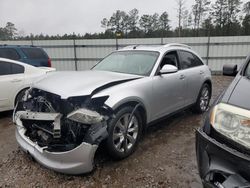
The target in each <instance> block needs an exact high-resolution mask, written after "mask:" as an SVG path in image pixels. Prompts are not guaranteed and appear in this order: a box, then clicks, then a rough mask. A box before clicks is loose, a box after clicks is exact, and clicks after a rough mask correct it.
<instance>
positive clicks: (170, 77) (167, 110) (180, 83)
mask: <svg viewBox="0 0 250 188" xmlns="http://www.w3.org/2000/svg"><path fill="white" fill-rule="evenodd" d="M178 59H179V58H178V55H177V52H176V51H171V52H168V53H167V54H166V55H165V56H164V57H163V59H162V62H161V64H160V66H159V68H158V71H159V70H160V69H161V68H162V67H163V66H164V64H171V65H175V66H177V68H178V67H179V62H178V61H179V60H178ZM185 87H186V80H185V79H183V78H182V74H181V73H180V72H179V71H177V72H175V73H170V74H162V75H159V74H157V73H156V75H155V76H154V78H153V92H152V93H153V98H154V101H153V104H152V110H153V114H154V118H153V119H158V118H160V117H163V116H166V115H168V114H171V113H173V112H175V111H177V110H178V109H180V108H182V107H183V106H184V97H185V93H184V91H185Z"/></svg>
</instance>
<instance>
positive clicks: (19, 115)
mask: <svg viewBox="0 0 250 188" xmlns="http://www.w3.org/2000/svg"><path fill="white" fill-rule="evenodd" d="M13 117H14V123H15V124H16V126H17V128H16V140H17V142H18V144H19V145H20V146H21V148H22V149H23V150H24V151H25V152H27V153H29V154H30V155H31V156H32V157H33V158H34V159H35V160H36V161H38V162H39V163H40V164H42V165H43V166H45V167H47V168H50V169H53V170H55V171H57V172H61V173H65V174H82V173H87V172H90V171H92V170H93V167H94V155H95V152H96V150H97V148H98V144H91V143H87V142H82V143H81V144H80V145H78V146H76V147H74V148H73V149H70V150H65V151H51V150H48V147H46V146H44V147H41V146H39V145H38V143H36V142H34V141H32V140H31V139H30V138H29V137H28V136H27V135H26V128H25V126H23V123H22V120H23V119H26V120H27V119H28V120H39V121H43V120H53V121H54V122H53V125H54V133H55V134H54V137H57V136H58V135H60V131H58V129H57V128H58V127H59V126H60V125H59V124H60V120H59V119H60V118H59V117H60V114H59V113H54V114H53V113H51V114H50V115H49V113H42V112H29V111H19V112H16V113H15V114H14V116H13ZM104 128H105V131H106V127H104ZM100 130H101V132H100ZM103 130H104V129H99V130H98V131H97V133H96V134H97V135H100V134H102V135H103V134H104V133H103ZM105 134H107V133H105Z"/></svg>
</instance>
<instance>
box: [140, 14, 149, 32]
mask: <svg viewBox="0 0 250 188" xmlns="http://www.w3.org/2000/svg"><path fill="white" fill-rule="evenodd" d="M139 24H140V27H141V28H142V30H143V31H144V33H148V32H149V31H150V30H151V29H152V25H151V16H150V15H148V14H144V15H142V16H141V18H140V20H139Z"/></svg>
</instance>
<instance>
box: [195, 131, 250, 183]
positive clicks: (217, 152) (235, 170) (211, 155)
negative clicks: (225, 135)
mask: <svg viewBox="0 0 250 188" xmlns="http://www.w3.org/2000/svg"><path fill="white" fill-rule="evenodd" d="M196 155H197V163H198V170H199V173H200V176H201V179H202V182H203V185H204V187H219V188H231V187H250V183H249V179H250V174H249V172H250V156H248V155H246V154H243V153H241V152H239V151H236V150H234V149H232V148H230V147H228V146H227V145H225V144H222V143H220V142H218V141H217V140H215V139H213V138H211V137H210V136H208V135H207V134H206V133H205V132H204V131H203V130H202V128H200V129H198V130H197V131H196Z"/></svg>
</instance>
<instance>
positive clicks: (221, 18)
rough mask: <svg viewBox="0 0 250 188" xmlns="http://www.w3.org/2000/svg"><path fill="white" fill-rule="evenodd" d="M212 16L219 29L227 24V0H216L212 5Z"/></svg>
mask: <svg viewBox="0 0 250 188" xmlns="http://www.w3.org/2000/svg"><path fill="white" fill-rule="evenodd" d="M212 16H213V20H214V23H215V26H216V27H217V28H218V27H219V29H221V28H223V27H224V26H225V25H226V20H227V2H226V1H225V0H216V1H215V3H214V4H213V5H212Z"/></svg>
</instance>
